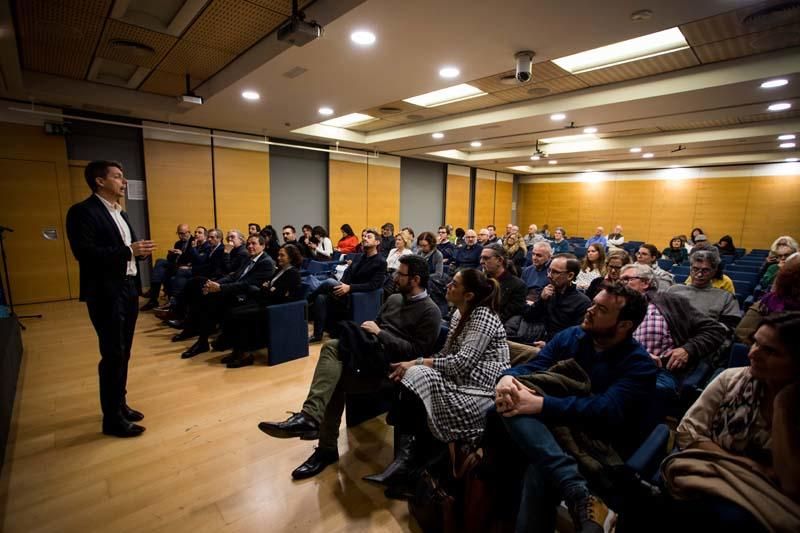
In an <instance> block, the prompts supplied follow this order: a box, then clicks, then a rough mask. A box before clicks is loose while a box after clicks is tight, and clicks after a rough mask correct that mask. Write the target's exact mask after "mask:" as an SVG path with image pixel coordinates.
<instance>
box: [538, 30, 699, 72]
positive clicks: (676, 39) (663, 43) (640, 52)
mask: <svg viewBox="0 0 800 533" xmlns="http://www.w3.org/2000/svg"><path fill="white" fill-rule="evenodd" d="M687 48H689V43H687V42H686V38H685V37H684V36H683V33H681V30H679V29H678V28H670V29H668V30H664V31H659V32H656V33H651V34H649V35H642V36H641V37H636V38H635V39H628V40H627V41H621V42H618V43H614V44H609V45H607V46H601V47H600V48H595V49H593V50H587V51H585V52H580V53H577V54H573V55H571V56H566V57H561V58H559V59H554V60H553V63H555V64H556V65H558V66H559V67H561V68H563V69H564V70H566V71H567V72H569V73H570V74H580V73H582V72H588V71H590V70H596V69H600V68H605V67H611V66H614V65H621V64H622V63H628V62H630V61H637V60H639V59H645V58H648V57H654V56H658V55H661V54H669V53H671V52H677V51H679V50H685V49H687Z"/></svg>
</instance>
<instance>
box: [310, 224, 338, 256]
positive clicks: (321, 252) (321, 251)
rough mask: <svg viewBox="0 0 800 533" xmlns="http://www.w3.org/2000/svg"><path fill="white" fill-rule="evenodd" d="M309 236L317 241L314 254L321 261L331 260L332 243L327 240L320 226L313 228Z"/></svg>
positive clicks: (325, 233) (326, 233)
mask: <svg viewBox="0 0 800 533" xmlns="http://www.w3.org/2000/svg"><path fill="white" fill-rule="evenodd" d="M311 236H312V237H316V238H317V239H318V240H319V243H318V244H317V250H316V254H317V257H319V258H320V259H322V260H325V261H327V260H330V259H332V258H333V243H332V242H331V240H330V238H328V232H327V231H325V228H323V227H322V226H314V227H313V228H311Z"/></svg>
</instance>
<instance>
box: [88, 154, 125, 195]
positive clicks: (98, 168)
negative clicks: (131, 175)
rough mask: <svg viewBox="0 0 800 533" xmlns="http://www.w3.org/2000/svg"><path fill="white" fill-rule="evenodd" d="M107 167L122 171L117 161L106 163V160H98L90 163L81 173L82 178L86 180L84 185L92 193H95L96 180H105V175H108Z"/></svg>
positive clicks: (120, 164)
mask: <svg viewBox="0 0 800 533" xmlns="http://www.w3.org/2000/svg"><path fill="white" fill-rule="evenodd" d="M108 167H116V168H118V169H120V171H122V163H119V162H117V161H106V160H102V159H101V160H98V161H92V162H91V163H89V164H88V165H86V169H85V170H84V171H83V177H84V179H85V180H86V185H88V186H89V188H90V189H91V190H92V192H95V191H97V181H95V180H96V178H105V177H106V174H108Z"/></svg>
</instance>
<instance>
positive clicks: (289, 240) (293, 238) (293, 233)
mask: <svg viewBox="0 0 800 533" xmlns="http://www.w3.org/2000/svg"><path fill="white" fill-rule="evenodd" d="M283 243H284V244H294V245H295V246H301V244H300V243H299V242H298V240H297V230H296V229H295V228H294V226H292V225H286V226H284V227H283Z"/></svg>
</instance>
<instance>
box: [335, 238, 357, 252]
mask: <svg viewBox="0 0 800 533" xmlns="http://www.w3.org/2000/svg"><path fill="white" fill-rule="evenodd" d="M358 244H359V242H358V237H356V236H355V235H349V236H347V237H344V238H342V239H339V242H338V244H337V245H336V247H337V248H338V249H339V251H340V252H342V253H343V254H352V253H354V252H355V251H356V247H357V246H358Z"/></svg>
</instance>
